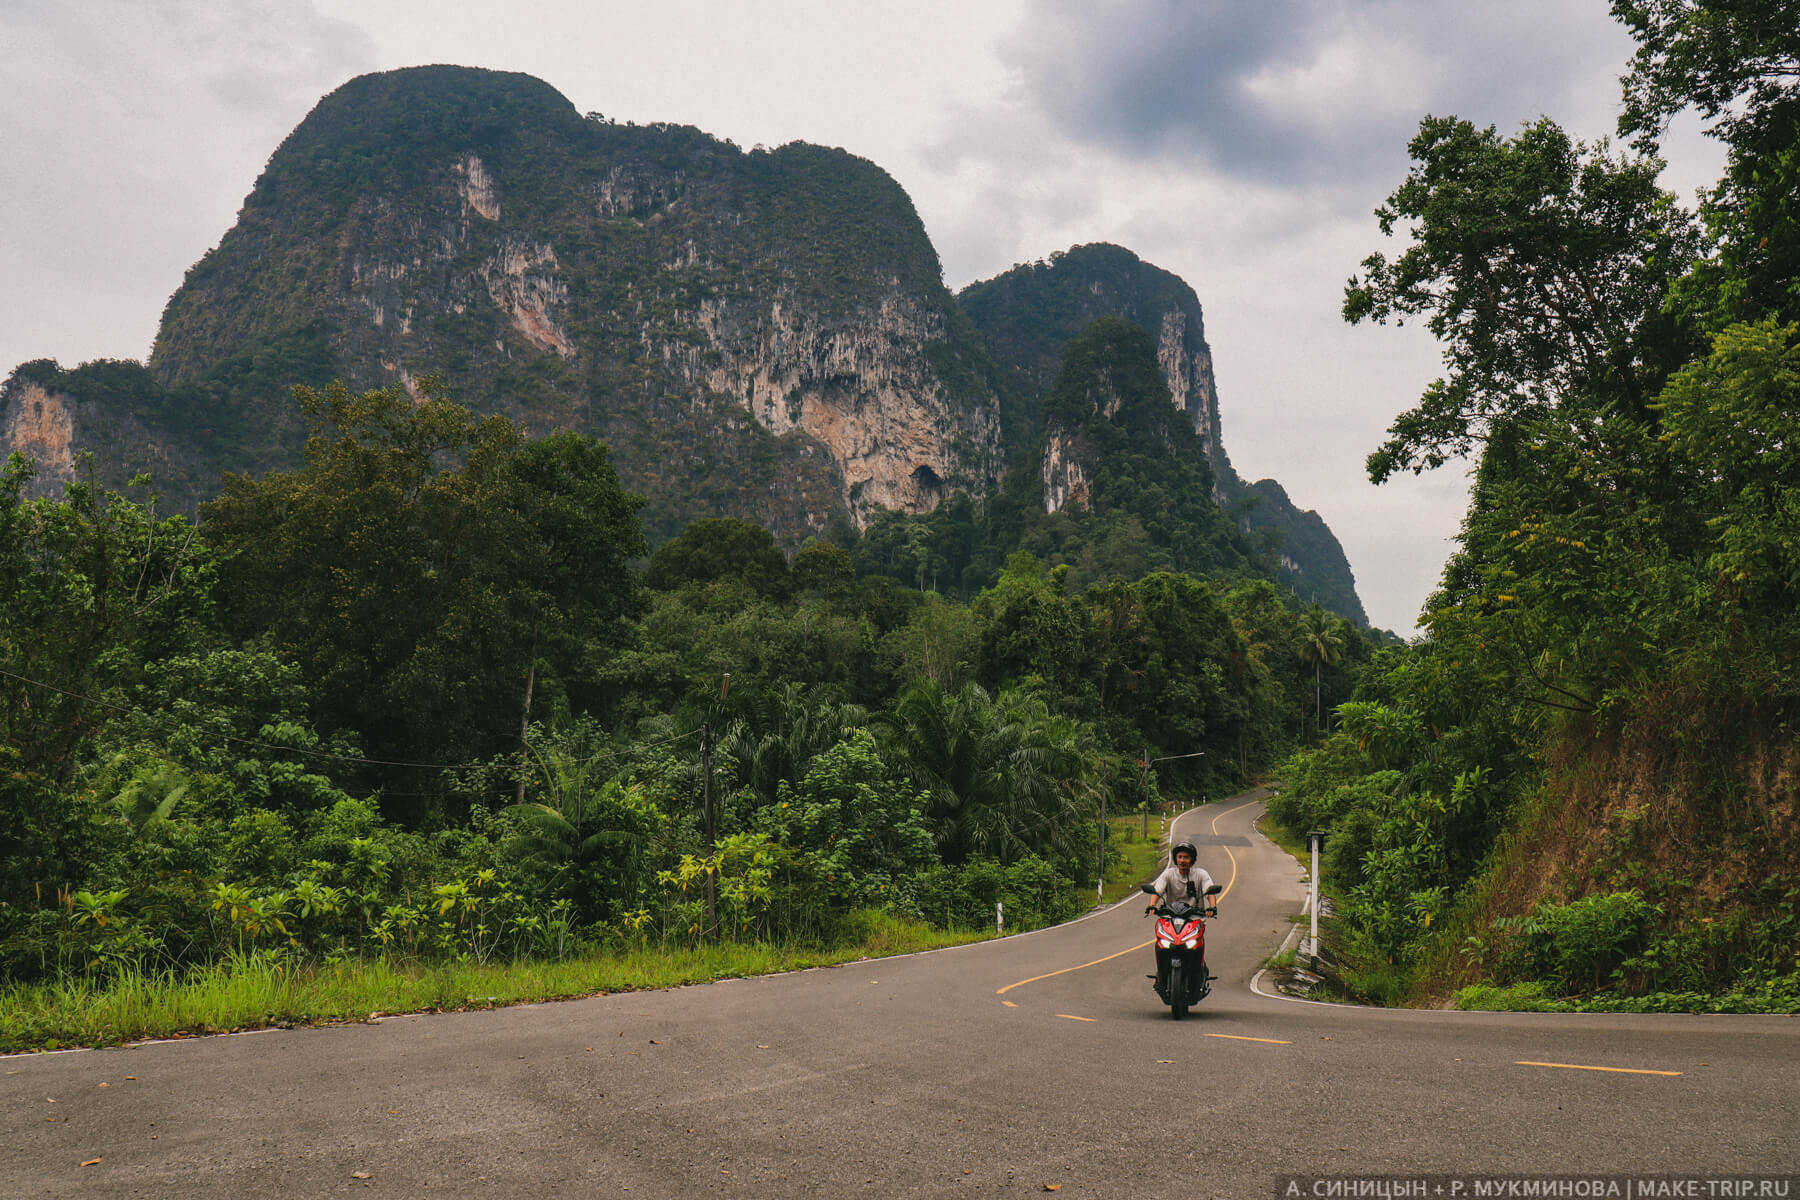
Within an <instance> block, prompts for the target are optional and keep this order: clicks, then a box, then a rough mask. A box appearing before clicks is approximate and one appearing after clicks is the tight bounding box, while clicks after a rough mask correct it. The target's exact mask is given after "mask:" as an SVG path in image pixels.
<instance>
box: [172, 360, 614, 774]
mask: <svg viewBox="0 0 1800 1200" xmlns="http://www.w3.org/2000/svg"><path fill="white" fill-rule="evenodd" d="M422 390H423V396H422V398H421V399H419V400H418V401H416V402H415V400H414V398H413V397H412V396H411V395H409V394H407V393H406V392H405V391H404V390H402V389H400V388H398V387H392V388H383V389H377V390H375V391H371V392H366V393H363V394H361V395H352V394H351V393H350V391H349V390H348V389H346V388H345V387H344V386H343V385H342V384H334V385H332V386H331V387H330V388H327V389H325V390H324V391H313V390H311V389H307V388H299V389H296V392H295V396H296V399H297V401H298V403H299V405H300V407H301V410H302V411H303V412H304V413H305V414H306V416H307V417H308V418H309V419H310V420H311V422H312V425H313V433H312V436H311V438H310V439H309V441H308V443H307V450H306V463H305V465H304V466H303V467H302V468H301V469H299V470H298V471H293V472H282V473H275V474H271V475H269V476H267V477H265V478H264V479H261V480H253V479H250V478H249V477H247V476H242V475H236V476H229V477H228V478H227V480H226V485H225V491H224V494H223V495H222V496H220V498H219V499H217V500H215V501H213V502H212V503H210V504H208V505H207V506H205V509H204V517H205V521H206V524H205V529H206V532H207V535H208V537H209V539H210V540H211V541H212V542H213V544H214V545H215V546H217V547H218V548H219V550H220V553H221V556H222V558H223V563H224V568H223V569H224V573H225V575H226V578H227V580H228V582H229V584H230V594H231V596H232V601H233V604H232V612H231V617H232V621H233V623H234V626H235V628H236V630H237V631H238V632H239V633H240V635H241V636H245V637H251V636H260V637H262V638H264V639H265V644H266V645H268V646H269V647H270V648H271V649H273V650H274V651H275V652H277V653H279V654H281V655H283V656H284V657H287V658H290V659H291V660H293V661H295V662H297V663H299V665H300V666H301V668H302V669H303V670H304V671H305V672H306V675H307V678H308V679H309V680H310V681H311V682H312V684H313V687H314V689H315V695H317V696H318V697H320V703H319V707H318V709H317V715H318V716H319V718H320V719H321V720H322V721H325V722H326V723H327V724H328V725H330V726H331V727H334V728H341V729H351V730H355V731H357V732H359V733H360V734H361V735H362V737H363V738H364V742H365V745H366V746H367V747H368V751H369V754H370V756H371V757H372V758H377V759H383V760H389V761H391V762H405V761H411V762H420V761H423V762H426V763H444V762H454V761H469V760H472V759H474V758H477V757H482V756H485V755H488V754H491V753H494V752H495V751H497V750H498V749H499V748H500V747H501V746H502V745H503V744H506V743H507V742H509V741H514V742H516V739H517V737H518V733H519V730H520V728H521V725H520V722H521V717H522V715H523V716H524V717H526V718H527V719H528V716H529V707H528V703H527V701H526V696H527V695H528V689H529V688H530V687H531V685H532V683H533V681H534V680H535V677H536V671H535V664H536V663H537V661H538V657H537V656H538V649H539V646H540V642H541V640H542V639H543V638H544V637H545V634H546V632H547V631H553V632H555V633H556V634H557V635H559V636H561V637H567V638H574V639H578V640H585V638H583V635H584V634H585V635H586V637H588V638H593V637H598V638H601V639H603V640H604V639H605V638H606V637H607V636H609V635H611V634H612V633H614V632H616V631H615V630H612V629H610V628H609V623H613V622H616V620H617V619H618V617H619V616H621V615H623V614H624V613H626V612H628V611H629V610H630V607H631V597H632V593H633V588H634V586H635V584H634V581H633V578H632V575H631V572H630V571H629V570H627V569H625V564H626V563H627V561H628V560H630V559H631V558H633V557H635V556H636V555H638V554H641V552H642V549H643V543H642V540H641V535H640V534H639V532H638V529H637V526H636V522H635V518H634V513H635V507H636V501H635V499H634V498H631V497H628V496H626V495H625V494H624V493H622V492H621V491H620V490H619V486H618V481H617V478H616V476H614V475H613V473H612V471H611V467H610V465H608V463H607V461H606V456H605V452H604V450H603V449H601V448H599V447H598V446H595V445H592V444H591V443H586V442H585V441H584V440H583V439H579V438H574V437H573V436H572V435H563V436H560V437H557V438H552V439H546V440H545V441H544V442H542V443H538V444H534V445H528V444H527V443H526V442H525V439H524V436H523V434H522V433H521V432H520V430H519V429H518V428H517V427H516V426H514V425H513V424H512V423H511V422H510V421H508V420H507V419H506V418H504V417H499V416H490V417H477V416H475V415H474V414H473V413H471V412H469V411H468V410H467V409H465V408H463V407H461V406H459V405H457V404H454V403H451V402H450V401H448V400H445V399H443V398H442V397H441V396H440V395H438V393H437V390H436V386H435V385H434V384H432V383H431V382H429V381H427V382H426V383H425V384H424V385H422ZM501 698H504V699H501ZM497 700H498V702H497ZM415 783H416V780H415ZM402 790H411V791H417V790H418V789H417V787H416V786H415V787H412V788H410V789H402Z"/></svg>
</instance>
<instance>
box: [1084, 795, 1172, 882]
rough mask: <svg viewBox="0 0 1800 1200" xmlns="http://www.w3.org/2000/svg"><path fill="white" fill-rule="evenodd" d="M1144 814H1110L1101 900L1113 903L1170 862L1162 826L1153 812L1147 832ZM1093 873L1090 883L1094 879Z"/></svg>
mask: <svg viewBox="0 0 1800 1200" xmlns="http://www.w3.org/2000/svg"><path fill="white" fill-rule="evenodd" d="M1145 825H1146V822H1145V821H1144V818H1143V815H1142V814H1141V813H1140V814H1138V815H1135V816H1128V817H1108V818H1106V845H1107V856H1106V859H1107V861H1106V886H1105V888H1104V889H1103V890H1102V891H1101V894H1100V898H1099V901H1098V903H1100V904H1112V903H1114V902H1116V901H1118V900H1119V899H1120V898H1121V897H1123V896H1125V895H1126V894H1128V893H1130V892H1135V891H1136V890H1137V886H1138V884H1140V883H1143V882H1145V881H1146V880H1148V879H1149V878H1150V877H1151V876H1153V875H1155V874H1156V873H1157V872H1159V871H1161V870H1162V869H1163V868H1164V867H1166V866H1168V865H1169V862H1168V855H1167V854H1165V853H1164V851H1163V844H1162V838H1163V834H1162V827H1161V825H1160V824H1159V818H1157V817H1155V816H1152V817H1151V818H1150V820H1149V822H1148V827H1149V834H1148V836H1146V835H1145V832H1144V830H1145ZM1092 882H1093V880H1092V877H1091V876H1090V877H1089V883H1092Z"/></svg>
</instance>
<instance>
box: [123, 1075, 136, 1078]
mask: <svg viewBox="0 0 1800 1200" xmlns="http://www.w3.org/2000/svg"><path fill="white" fill-rule="evenodd" d="M125 1078H127V1079H136V1078H137V1076H136V1075H127V1076H126V1077H125Z"/></svg>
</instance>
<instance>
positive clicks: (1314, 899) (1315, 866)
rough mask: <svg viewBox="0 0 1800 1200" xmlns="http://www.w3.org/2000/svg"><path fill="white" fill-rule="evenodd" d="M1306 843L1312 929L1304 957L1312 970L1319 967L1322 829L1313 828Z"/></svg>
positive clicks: (1308, 908) (1309, 909) (1323, 836)
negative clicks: (1320, 850)
mask: <svg viewBox="0 0 1800 1200" xmlns="http://www.w3.org/2000/svg"><path fill="white" fill-rule="evenodd" d="M1306 844H1307V845H1308V846H1309V847H1311V849H1312V880H1311V886H1312V894H1311V895H1310V896H1309V897H1308V898H1307V904H1306V907H1307V910H1308V911H1309V912H1311V913H1312V931H1311V935H1310V936H1309V937H1308V938H1307V939H1306V957H1307V961H1308V963H1309V964H1310V965H1311V966H1312V968H1313V970H1315V971H1316V970H1318V968H1319V847H1321V846H1323V845H1324V844H1325V834H1324V831H1323V830H1318V829H1314V830H1312V831H1311V832H1309V833H1308V834H1307V835H1306Z"/></svg>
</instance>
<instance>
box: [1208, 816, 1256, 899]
mask: <svg viewBox="0 0 1800 1200" xmlns="http://www.w3.org/2000/svg"><path fill="white" fill-rule="evenodd" d="M1255 803H1256V801H1254V800H1246V801H1244V802H1243V803H1242V804H1240V805H1238V806H1237V808H1228V809H1226V810H1225V811H1224V812H1222V813H1220V814H1219V815H1218V816H1216V817H1214V818H1213V819H1212V831H1213V836H1214V837H1217V836H1219V822H1220V821H1222V820H1224V819H1225V818H1226V817H1229V816H1230V815H1231V814H1232V813H1234V812H1236V811H1238V809H1239V808H1249V807H1250V806H1251V805H1252V804H1255ZM1219 849H1221V850H1223V851H1225V857H1226V858H1229V859H1230V860H1231V878H1230V879H1228V880H1226V881H1225V889H1224V890H1223V891H1221V892H1220V893H1219V899H1221V900H1223V899H1224V898H1225V897H1227V896H1229V895H1231V885H1232V884H1234V883H1236V882H1237V855H1235V854H1233V853H1232V852H1231V847H1230V846H1226V845H1221V846H1220V847H1219Z"/></svg>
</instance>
